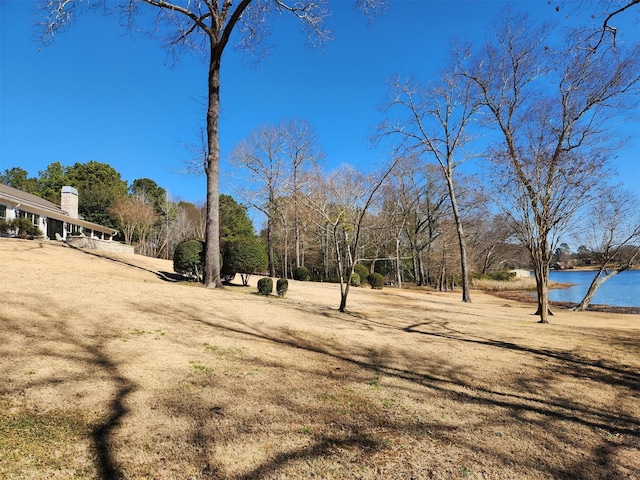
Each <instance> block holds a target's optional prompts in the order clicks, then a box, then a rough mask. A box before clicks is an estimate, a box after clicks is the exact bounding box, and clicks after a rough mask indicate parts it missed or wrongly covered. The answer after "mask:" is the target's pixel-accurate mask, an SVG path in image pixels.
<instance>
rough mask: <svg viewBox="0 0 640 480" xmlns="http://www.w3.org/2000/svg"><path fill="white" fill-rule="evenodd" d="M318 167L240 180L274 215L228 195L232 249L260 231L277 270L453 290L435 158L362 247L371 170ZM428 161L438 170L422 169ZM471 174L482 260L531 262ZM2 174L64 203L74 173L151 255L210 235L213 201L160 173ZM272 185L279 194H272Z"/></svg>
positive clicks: (82, 166)
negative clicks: (356, 273)
mask: <svg viewBox="0 0 640 480" xmlns="http://www.w3.org/2000/svg"><path fill="white" fill-rule="evenodd" d="M316 167H317V162H299V163H298V165H297V169H296V171H295V176H296V182H297V186H296V187H295V188H294V187H293V186H292V182H293V180H292V178H293V176H294V173H293V171H292V170H293V167H292V168H289V165H288V164H287V162H286V161H284V160H283V161H282V162H280V164H279V165H278V169H279V177H278V179H277V180H276V179H275V176H274V175H272V176H271V178H272V182H271V183H270V184H268V185H267V184H265V183H264V182H263V183H260V182H257V181H255V179H253V180H251V181H247V182H245V183H244V185H247V186H248V187H247V188H246V189H245V190H243V191H242V192H240V195H241V196H242V198H243V200H244V201H245V202H246V203H248V204H249V205H251V206H253V207H255V208H257V209H258V210H259V211H262V212H263V213H265V217H266V221H265V226H264V228H263V229H262V230H261V232H260V233H259V234H258V235H256V234H255V229H254V226H253V224H252V222H251V220H250V219H249V217H248V215H247V207H246V206H244V205H242V204H241V203H238V202H237V201H236V200H235V199H234V198H233V197H232V196H229V195H221V196H220V239H221V250H224V248H225V246H226V245H227V243H228V242H229V240H231V239H233V238H238V237H253V236H257V238H258V239H259V240H260V242H261V243H262V244H263V246H264V247H265V250H266V251H267V252H268V253H269V255H268V257H269V265H270V266H269V268H268V270H271V269H273V276H279V277H284V278H293V277H294V272H295V271H296V269H297V268H299V267H304V268H305V269H306V270H308V271H309V272H310V275H311V278H312V279H315V280H324V281H338V280H339V277H340V275H341V274H342V275H343V278H344V277H345V276H346V275H348V271H346V269H345V268H344V266H346V265H350V264H351V263H357V264H361V265H365V266H366V267H367V269H368V270H369V271H370V272H372V273H373V272H376V273H381V274H382V275H384V276H385V278H386V279H387V281H389V282H392V283H399V284H401V283H403V282H415V283H416V284H418V285H433V286H435V287H437V288H440V289H443V290H444V289H447V288H452V287H454V286H456V285H457V284H458V282H459V278H460V266H459V253H458V251H457V249H456V247H455V245H456V238H455V235H456V232H455V226H454V224H453V220H452V216H451V209H450V208H449V207H447V205H448V203H447V201H446V200H447V189H446V187H445V185H444V183H443V182H442V180H441V177H440V176H439V175H437V172H436V171H433V170H432V168H433V167H432V166H430V165H425V164H423V165H418V164H417V163H416V161H415V159H413V160H411V161H406V162H402V163H401V164H399V165H398V167H397V168H396V169H394V173H393V174H392V175H391V177H390V178H389V180H388V181H387V182H386V183H385V186H384V188H383V189H381V190H380V191H379V193H378V194H377V195H376V196H375V197H374V198H373V201H372V204H371V206H370V207H369V209H368V211H367V215H365V216H364V219H363V222H362V225H361V241H360V242H359V246H358V248H357V251H353V250H352V249H351V245H352V240H353V238H352V237H353V232H354V228H355V226H354V220H355V218H356V217H357V214H358V211H359V209H361V208H362V206H361V198H362V196H363V195H364V193H366V191H367V188H368V183H367V182H368V180H367V179H368V178H369V177H367V175H366V174H365V173H363V172H357V171H356V170H354V169H353V167H347V166H345V167H342V168H340V169H338V170H336V171H333V172H331V173H329V174H323V173H321V172H320V171H319V170H318V169H317V168H316ZM420 168H422V169H424V171H425V172H429V174H428V175H422V176H418V175H416V171H415V170H416V169H420ZM419 179H421V180H419ZM246 180H248V179H246ZM465 181H466V183H467V187H466V188H465V189H461V192H463V193H462V194H461V197H462V198H461V205H462V210H463V212H464V214H465V227H466V231H467V239H468V243H469V257H470V258H471V264H472V266H473V268H472V270H473V271H474V272H477V273H479V274H484V273H488V272H491V271H495V270H500V269H505V268H527V266H528V257H527V252H526V251H525V250H524V249H523V248H522V247H521V246H520V245H518V244H517V243H515V242H513V241H512V239H510V233H509V229H508V228H507V225H505V224H504V222H503V221H502V220H501V218H500V216H492V215H491V214H489V213H488V211H489V202H488V199H486V198H485V197H484V196H483V195H482V194H481V193H480V192H481V190H482V189H481V188H480V185H476V186H474V185H473V181H472V179H471V178H467V179H466V180H465ZM0 182H2V183H4V184H6V185H9V186H11V187H14V188H18V189H20V190H23V191H26V192H29V193H32V194H35V195H37V196H40V197H42V198H44V199H46V200H49V201H51V202H53V203H55V204H59V203H60V190H61V188H62V186H63V185H70V186H73V187H75V188H76V189H78V192H79V206H78V210H79V214H80V215H81V216H82V217H83V218H85V219H86V220H88V221H91V222H96V223H100V224H102V225H105V226H110V227H113V228H115V229H117V230H118V231H119V232H120V233H119V237H118V238H117V239H119V240H121V241H123V242H124V243H126V244H129V245H133V246H134V247H135V250H136V252H137V253H140V254H143V255H147V256H153V257H159V258H166V259H171V258H173V253H174V250H175V247H176V245H177V244H178V243H179V242H181V241H182V240H184V239H187V238H195V239H204V238H205V217H206V212H205V208H204V206H203V205H196V204H193V203H189V202H184V201H173V200H172V199H171V198H170V197H169V195H168V194H167V191H166V189H165V188H163V187H161V186H159V185H158V184H157V183H156V182H155V181H154V180H152V179H149V178H140V179H136V180H134V181H133V182H132V183H131V184H130V185H129V184H128V183H127V182H126V181H125V180H123V179H122V176H121V175H120V173H118V172H117V171H116V170H115V169H114V168H113V167H111V166H110V165H108V164H104V163H100V162H95V161H90V162H87V163H76V164H74V165H72V166H63V165H62V164H61V163H59V162H55V163H52V164H50V165H49V166H48V167H47V168H46V169H45V170H42V171H39V172H38V176H37V177H30V176H29V174H28V172H27V171H25V170H24V169H22V168H20V167H14V168H11V169H7V170H5V171H4V172H3V173H2V174H0ZM265 191H266V192H269V191H270V192H271V194H270V195H269V194H268V193H267V194H266V195H264V193H265ZM221 253H222V252H221ZM340 265H342V266H343V270H344V271H342V272H341V271H340Z"/></svg>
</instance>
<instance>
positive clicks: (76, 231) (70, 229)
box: [67, 223, 80, 235]
mask: <svg viewBox="0 0 640 480" xmlns="http://www.w3.org/2000/svg"><path fill="white" fill-rule="evenodd" d="M67 233H68V234H69V235H80V225H74V224H73V223H67Z"/></svg>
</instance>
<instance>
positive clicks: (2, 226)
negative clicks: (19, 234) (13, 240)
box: [0, 218, 11, 234]
mask: <svg viewBox="0 0 640 480" xmlns="http://www.w3.org/2000/svg"><path fill="white" fill-rule="evenodd" d="M9 230H11V222H7V221H6V220H5V219H4V218H0V233H4V234H8V233H9Z"/></svg>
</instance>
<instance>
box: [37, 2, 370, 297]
mask: <svg viewBox="0 0 640 480" xmlns="http://www.w3.org/2000/svg"><path fill="white" fill-rule="evenodd" d="M40 1H41V6H42V10H43V11H44V12H45V18H44V19H43V21H42V22H41V28H42V37H43V40H44V41H49V42H50V41H52V40H53V38H54V37H55V35H56V34H57V33H58V32H60V31H62V30H63V29H64V28H65V27H67V26H68V25H70V24H71V23H73V21H74V20H75V19H76V16H77V14H79V13H81V11H82V10H83V8H103V9H105V10H111V11H114V12H116V13H119V14H120V15H121V16H122V18H123V22H124V23H126V24H127V25H129V28H130V29H132V30H135V29H134V28H133V25H134V21H135V18H136V14H137V13H138V10H139V9H140V7H141V6H148V7H154V8H156V9H157V10H156V11H157V16H156V24H155V25H153V26H152V27H151V31H152V32H154V31H158V30H161V31H163V32H166V33H167V45H168V46H169V47H170V48H171V50H172V52H174V53H176V54H177V53H178V52H179V51H180V49H184V50H188V51H191V52H197V53H199V54H201V55H203V56H205V58H207V60H208V65H209V68H208V74H207V81H206V91H207V110H206V148H205V152H204V153H205V155H204V158H203V169H204V172H205V174H206V177H207V195H206V199H207V203H206V208H207V216H206V222H207V223H206V252H205V263H204V285H205V287H208V288H218V287H222V279H221V276H220V245H219V243H220V239H219V228H220V225H219V205H218V201H219V178H218V177H219V166H220V135H219V128H218V123H219V117H220V67H221V63H222V54H223V52H224V51H225V49H226V47H227V45H228V44H229V41H230V38H231V34H232V32H233V31H234V30H236V31H237V32H238V33H239V34H240V42H239V46H241V47H243V48H245V49H247V50H251V51H256V52H260V51H264V50H265V48H266V47H265V44H264V43H263V42H264V40H265V39H266V37H267V36H268V33H269V32H268V28H267V20H268V17H269V16H270V15H271V14H278V13H282V12H288V13H291V14H293V15H294V16H295V17H296V18H297V19H298V20H299V21H300V22H301V23H302V25H303V27H304V28H305V30H306V33H307V40H308V42H309V43H310V44H315V43H320V42H323V41H325V40H327V39H328V38H329V37H330V32H329V31H328V30H327V28H326V27H325V21H326V19H327V17H328V16H329V11H328V1H327V0H319V1H311V0H309V1H304V0H303V1H291V2H289V1H287V0H268V1H267V0H265V1H258V0H239V1H238V2H237V3H236V4H234V2H232V1H231V0H224V1H221V2H219V1H218V0H117V1H112V2H108V1H107V0H40ZM381 3H382V2H381V1H380V0H358V1H357V2H356V6H357V7H359V8H360V9H361V10H363V11H364V12H365V13H367V14H370V13H371V12H374V11H377V10H378V9H379V8H380V6H381Z"/></svg>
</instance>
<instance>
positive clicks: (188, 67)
mask: <svg viewBox="0 0 640 480" xmlns="http://www.w3.org/2000/svg"><path fill="white" fill-rule="evenodd" d="M353 3H354V2H352V1H346V0H345V1H332V2H330V4H331V8H332V10H333V16H332V17H331V20H330V22H329V26H330V27H331V28H332V30H333V31H334V40H333V41H332V42H330V43H328V44H326V45H325V47H324V49H322V50H321V51H313V50H309V49H308V48H306V47H305V42H304V40H305V39H304V36H303V34H302V33H300V29H299V26H298V25H297V24H296V22H295V21H294V20H293V19H292V18H289V17H287V16H282V17H281V18H278V19H277V20H276V22H275V23H274V24H273V25H272V32H273V36H272V38H271V40H270V42H271V43H272V44H274V45H275V46H274V48H272V49H271V52H270V55H269V56H268V57H267V58H265V59H264V60H263V61H262V62H261V63H260V65H259V66H258V67H255V66H251V65H248V63H247V61H246V58H245V57H244V56H243V54H242V53H241V52H239V51H235V50H232V49H228V50H227V51H226V52H225V56H224V57H223V64H222V88H221V95H222V112H221V123H220V131H221V137H222V140H221V149H222V156H223V163H222V166H221V189H222V191H223V192H225V193H230V194H233V185H232V182H230V181H229V180H228V179H229V177H230V171H229V169H228V167H227V165H226V162H225V158H226V156H227V155H228V154H229V153H230V152H231V150H232V149H233V147H234V146H235V145H236V144H237V143H238V142H239V141H240V140H242V139H243V138H245V137H246V136H247V135H248V133H249V132H250V131H251V130H252V129H254V128H256V127H257V126H259V125H263V124H277V123H279V122H280V121H282V120H288V119H294V118H299V119H305V120H307V121H308V122H309V123H310V124H311V125H312V126H313V127H314V129H315V130H316V132H317V134H318V138H319V140H320V142H321V146H322V149H323V150H324V152H325V154H326V160H325V163H326V166H327V168H331V167H332V166H337V165H339V164H341V163H352V164H354V165H356V166H358V167H359V168H361V169H364V170H367V169H369V168H373V167H374V166H375V165H377V164H379V163H380V162H382V161H384V159H385V153H386V152H385V151H384V150H382V149H378V150H375V149H372V148H371V147H370V144H369V141H368V139H369V137H370V135H371V134H372V133H373V130H374V127H375V125H376V124H378V123H379V122H380V121H381V120H382V116H381V115H382V114H381V112H380V106H381V105H382V104H383V102H384V99H385V97H386V95H387V88H386V85H385V80H386V79H387V78H389V77H391V76H392V75H394V74H398V73H399V74H403V75H415V76H416V77H417V78H419V79H421V80H428V79H429V78H430V76H431V75H432V74H433V73H435V72H436V71H437V70H438V69H439V68H440V67H441V66H442V64H443V61H444V59H445V58H446V56H447V52H448V48H449V45H450V40H451V39H452V38H453V37H458V38H461V39H470V40H472V41H476V42H480V41H482V39H483V38H484V36H485V35H486V33H487V28H489V26H490V25H491V23H492V21H493V20H494V18H495V16H496V14H497V13H498V12H500V11H502V10H503V9H504V8H505V7H506V5H507V2H502V1H455V0H451V1H426V0H423V1H397V0H396V1H391V5H390V7H389V8H388V10H387V11H386V12H385V14H384V15H383V16H381V17H378V18H376V19H375V21H374V23H373V25H372V26H369V25H368V24H367V21H366V19H364V18H363V17H362V15H360V14H359V13H358V12H355V11H354V10H353ZM515 4H516V6H517V7H518V8H520V9H523V10H526V11H529V12H530V13H531V15H532V16H533V18H539V19H548V20H560V21H563V18H564V17H563V16H562V15H559V14H558V13H556V12H555V10H554V5H555V4H552V5H549V4H548V3H547V1H546V0H537V1H519V2H515ZM37 14H38V12H37V10H36V9H35V2H34V1H29V0H0V15H1V25H0V26H1V29H0V45H1V47H0V48H1V52H0V53H1V57H0V69H1V70H0V79H1V84H0V93H1V98H0V102H1V103H0V112H1V117H0V170H2V171H4V170H5V169H7V168H11V167H22V168H24V169H25V170H27V171H28V172H29V174H30V176H37V175H38V171H39V170H43V169H45V168H46V166H47V165H49V164H50V163H52V162H56V161H59V162H61V163H62V164H63V165H72V164H74V163H76V162H80V163H85V162H88V161H90V160H96V161H99V162H103V163H108V164H110V165H112V166H113V167H114V168H115V169H116V170H117V171H118V172H120V173H121V174H122V177H123V178H124V179H125V180H127V181H128V182H129V183H131V182H132V181H133V180H135V179H136V178H143V177H148V178H152V179H153V180H155V181H156V182H157V183H158V184H159V185H160V186H162V187H164V188H166V189H167V190H168V191H169V193H170V194H171V196H172V197H173V198H175V199H178V198H180V199H184V200H187V201H193V202H199V201H200V202H201V201H203V200H204V197H205V180H204V177H203V176H199V177H198V176H193V175H191V176H190V175H185V174H184V173H182V171H183V170H184V168H185V165H186V163H187V162H188V161H189V160H190V159H191V158H192V157H193V153H192V151H191V150H190V147H197V146H198V145H199V131H200V128H201V127H203V126H204V106H203V105H204V102H205V96H204V95H205V92H206V65H205V63H204V62H203V61H202V60H201V59H198V58H194V57H191V56H183V57H182V58H181V59H180V62H179V63H178V64H176V65H173V62H172V59H171V58H170V57H169V56H168V55H167V52H166V51H165V50H163V49H162V47H161V44H160V41H159V40H158V39H153V38H151V39H150V38H148V37H143V36H140V35H137V34H135V33H127V32H126V31H125V30H124V28H123V27H121V26H120V25H119V24H118V21H117V19H116V18H113V17H105V16H101V15H99V14H96V13H93V12H89V13H85V14H83V15H82V16H80V17H79V19H78V21H77V22H76V23H75V24H74V25H73V26H72V27H71V28H70V29H69V30H68V31H66V32H64V33H62V34H59V35H58V36H57V37H56V41H55V43H54V44H53V45H50V46H47V47H42V45H41V44H39V43H38V41H37V40H36V39H35V36H36V30H35V22H36V20H37ZM637 19H638V14H637V12H632V13H631V14H629V15H627V18H624V19H622V20H619V21H617V25H618V26H620V27H623V28H624V31H623V32H622V33H621V34H624V35H625V36H629V38H635V40H638V39H640V28H638V25H637V24H635V25H634V21H635V20H637ZM633 129H634V130H631V131H630V133H631V134H632V136H633V137H634V138H633V139H632V141H631V142H630V143H629V144H628V145H627V146H626V147H625V149H624V150H621V151H620V152H619V155H618V158H617V159H616V160H615V162H614V166H615V167H616V168H617V169H618V170H619V171H620V173H621V180H622V181H623V182H624V184H625V186H626V187H627V188H629V189H631V190H633V191H635V192H636V193H637V194H638V195H640V160H639V159H640V139H639V138H638V137H639V135H638V134H637V133H635V132H637V131H638V124H637V123H636V124H634V125H633Z"/></svg>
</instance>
